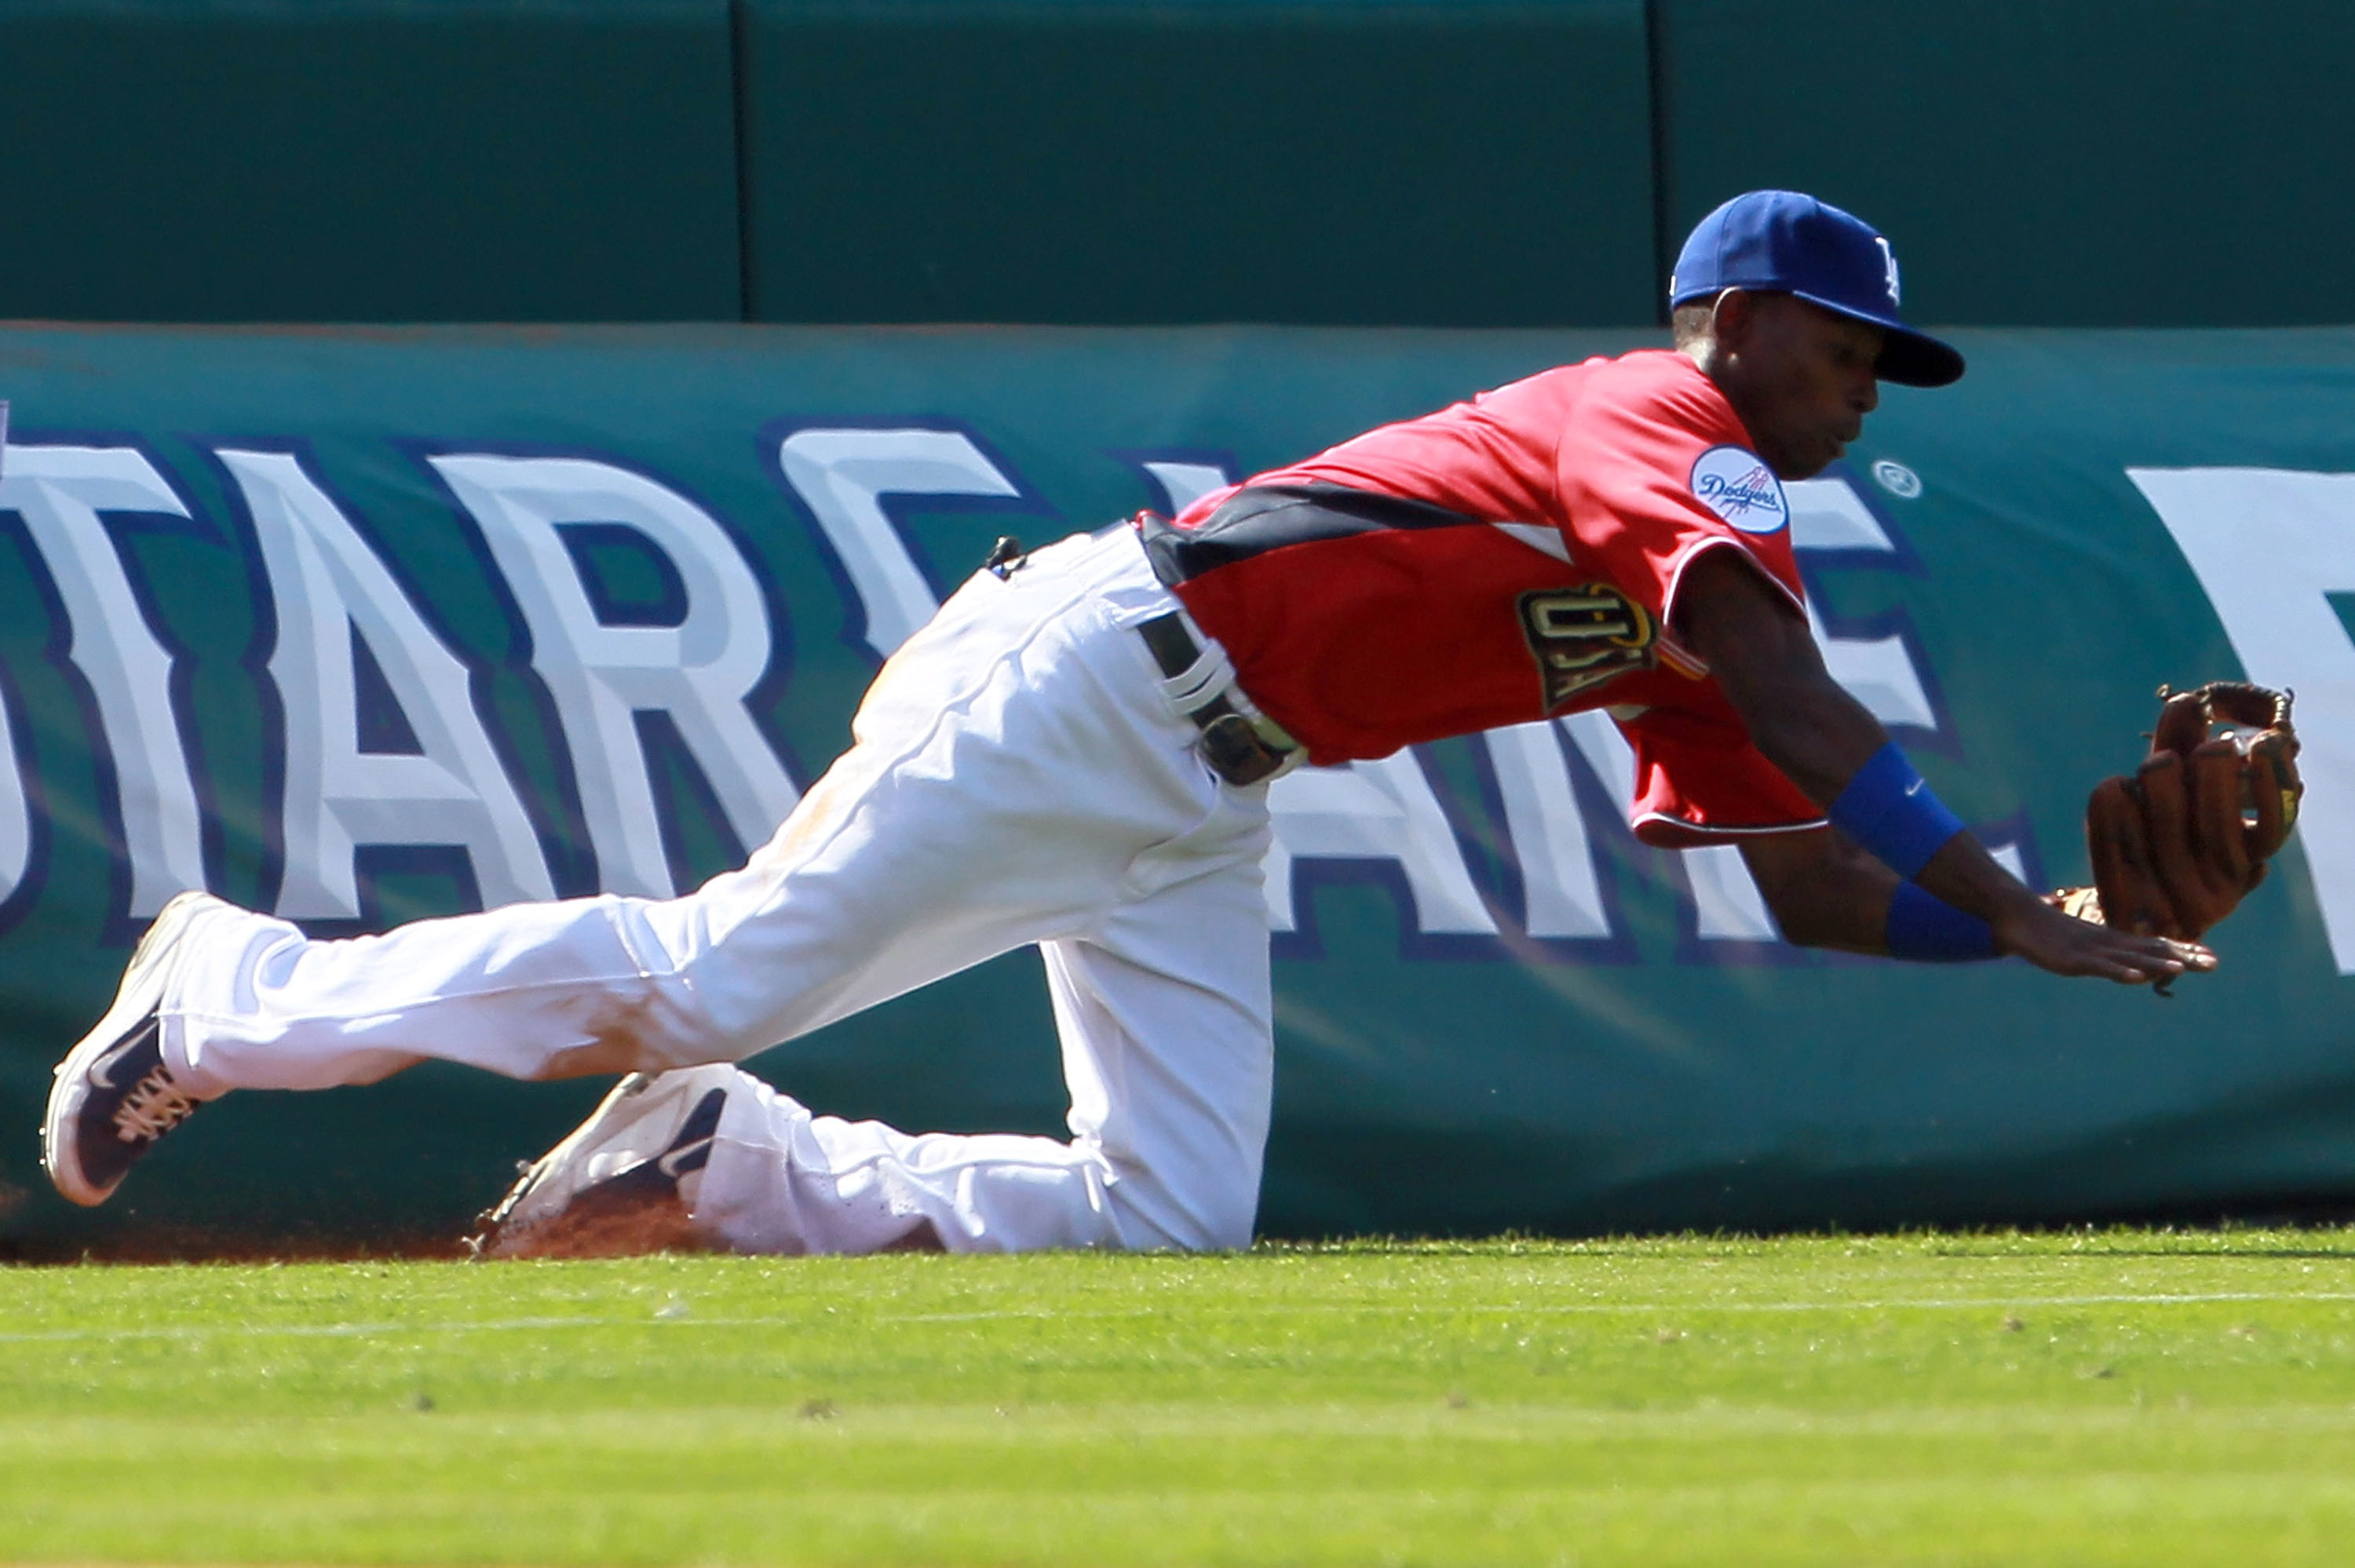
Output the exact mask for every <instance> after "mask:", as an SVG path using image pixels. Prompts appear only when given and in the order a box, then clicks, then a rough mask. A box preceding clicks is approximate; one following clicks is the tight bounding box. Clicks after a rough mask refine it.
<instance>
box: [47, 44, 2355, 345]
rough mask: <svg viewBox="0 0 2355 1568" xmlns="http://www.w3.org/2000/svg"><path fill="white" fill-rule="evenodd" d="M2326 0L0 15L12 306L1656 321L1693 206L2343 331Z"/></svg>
mask: <svg viewBox="0 0 2355 1568" xmlns="http://www.w3.org/2000/svg"><path fill="white" fill-rule="evenodd" d="M2350 74H2355V11H2350V9H2349V8H2348V7H2347V6H2346V5H2343V4H2340V3H2339V0H2244V3H2240V4H2231V5H2228V4H2226V3H2225V0H2177V3H2174V4H2170V5H2147V4H2137V3H2134V0H2071V3H2069V4H2065V5H2053V4H2050V3H2046V0H1975V3H1973V4H1969V5H1954V4H1949V3H1944V0H0V148H5V149H6V153H7V162H6V165H5V167H6V170H7V174H6V179H5V200H6V202H7V210H8V213H9V225H8V228H7V233H6V238H5V243H0V319H20V318H36V317H39V318H61V319H72V320H134V321H161V322H170V321H219V322H252V321H305V322H420V321H535V322H566V321H623V320H637V321H732V320H759V321H771V322H803V323H819V322H965V321H997V322H1027V323H1081V324H1087V323H1093V324H1170V323H1216V322H1276V323H1318V324H1335V325H1429V326H1522V327H1537V326H1587V327H1614V326H1643V325H1649V324H1656V323H1657V321H1658V320H1659V317H1660V299H1659V293H1660V282H1661V281H1662V280H1663V279H1664V278H1665V277H1666V275H1667V272H1668V262H1669V260H1671V258H1672V255H1673V249H1674V247H1675V245H1676V243H1677V241H1678V238H1680V237H1681V235H1682V234H1683V233H1684V232H1685V231H1686V230H1687V229H1688V228H1689V226H1690V225H1691V223H1692V222H1693V221H1694V220H1695V219H1696V218H1697V217H1700V215H1701V214H1702V213H1703V212H1705V211H1707V210H1708V209H1709V208H1710V207H1712V206H1714V205H1716V203H1718V202H1719V201H1721V200H1722V199H1724V198H1725V197H1726V196H1731V195H1733V194H1735V193H1736V192H1738V191H1741V190H1743V189H1746V188H1750V187H1753V186H1758V185H1795V186H1798V187H1801V188H1805V189H1809V190H1814V191H1816V192H1818V193H1819V194H1821V195H1823V196H1826V197H1827V198H1828V199H1831V200H1834V201H1837V202H1840V203H1843V204H1845V205H1848V206H1849V207H1853V208H1855V209H1856V210H1858V211H1859V212H1861V213H1863V214H1865V215H1866V216H1867V217H1870V219H1871V220H1872V221H1874V222H1875V223H1877V224H1879V225H1881V226H1882V227H1883V228H1885V229H1886V230H1887V231H1888V232H1889V233H1890V234H1891V236H1892V237H1893V238H1895V240H1896V242H1897V246H1898V249H1899V251H1900V253H1901V254H1902V256H1903V258H1904V260H1905V264H1906V282H1907V285H1908V289H1907V301H1906V302H1907V305H1908V308H1909V309H1910V310H1912V312H1913V313H1914V315H1915V316H1916V317H1917V318H1919V319H1923V320H1929V321H1938V322H1945V323H1974V324H1983V325H2022V324H2045V325H2074V326H2097V325H2138V326H2171V325H2183V326H2202V325H2204V326H2249V325H2272V324H2290V323H2328V322H2333V321H2341V320H2345V319H2347V317H2348V315H2349V312H2348V309H2347V307H2346V306H2345V305H2344V304H2343V303H2342V302H2341V301H2342V298H2343V296H2344V292H2345V283H2346V266H2345V262H2344V258H2346V257H2347V256H2349V255H2350V254H2355V216H2350V215H2355V207H2350V204H2348V203H2346V202H2344V201H2340V200H2338V199H2336V193H2337V192H2338V190H2339V187H2340V186H2341V185H2343V184H2344V183H2345V182H2344V177H2343V176H2344V175H2345V172H2346V170H2347V168H2348V167H2349V165H2350V161H2355V106H2350V101H2349V99H2348V97H2347V95H2346V94H2344V93H2342V92H2340V91H2339V90H2337V84H2338V83H2339V81H2341V80H2343V79H2346V78H2348V77H2349V76H2350Z"/></svg>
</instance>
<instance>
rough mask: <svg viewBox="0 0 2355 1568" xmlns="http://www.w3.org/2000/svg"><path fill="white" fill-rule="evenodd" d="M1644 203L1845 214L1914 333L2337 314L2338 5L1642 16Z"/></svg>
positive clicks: (1726, 8) (1695, 8) (1873, 4)
mask: <svg viewBox="0 0 2355 1568" xmlns="http://www.w3.org/2000/svg"><path fill="white" fill-rule="evenodd" d="M1652 41H1653V48H1654V50H1655V57H1656V59H1657V80H1658V82H1659V84H1660V111H1661V122H1662V127H1663V134H1662V138H1661V150H1662V164H1663V167H1662V169H1661V184H1660V192H1661V205H1662V209H1663V215H1664V218H1665V226H1666V231H1667V233H1668V234H1670V235H1680V234H1682V233H1684V232H1685V230H1686V229H1687V228H1689V226H1690V225H1691V224H1692V223H1694V222H1695V221H1697V220H1698V219H1699V218H1700V217H1701V215H1702V214H1704V213H1706V212H1707V211H1708V210H1709V209H1710V207H1714V206H1715V205H1716V204H1717V203H1719V202H1720V201H1722V200H1723V199H1725V197H1727V196H1731V195H1732V194H1733V193H1734V192H1736V191H1741V190H1745V189H1748V188H1751V187H1753V186H1755V185H1782V186H1793V187H1796V188H1798V189H1801V190H1807V191H1813V192H1815V193H1816V194H1817V195H1819V196H1823V197H1824V198H1825V199H1827V200H1829V201H1833V202H1836V203H1838V204H1840V205H1842V206H1844V207H1849V208H1851V209H1853V210H1854V211H1857V212H1859V213H1863V214H1865V215H1866V216H1867V217H1870V219H1871V221H1872V222H1873V223H1875V224H1878V225H1879V226H1881V228H1882V229H1883V230H1884V231H1885V232H1886V233H1888V234H1889V235H1890V236H1891V238H1893V239H1894V240H1895V241H1896V243H1897V248H1898V252H1899V254H1900V255H1902V257H1903V258H1904V259H1905V263H1906V270H1907V272H1906V275H1907V281H1908V282H1909V283H1911V284H1912V285H1913V287H1912V288H1911V289H1909V291H1908V293H1907V298H1906V303H1907V305H1908V306H1909V307H1911V308H1912V309H1913V311H1914V312H1915V313H1917V317H1918V318H1924V319H1930V320H1936V321H1944V322H1973V323H1987V324H1990V325H2007V326H2036V325H2042V326H2083V327H2093V326H2137V327H2167V326H2273V325H2285V324H2296V323H2330V322H2344V321H2346V320H2347V319H2348V318H2349V315H2350V312H2349V308H2348V304H2347V299H2346V276H2347V266H2346V258H2347V256H2348V255H2349V253H2350V250H2355V212H2350V208H2349V206H2348V204H2347V203H2346V202H2344V201H2342V200H2339V199H2338V198H2337V196H2336V193H2337V192H2338V191H2339V189H2340V188H2341V187H2342V186H2343V185H2344V184H2345V181H2346V174H2347V169H2348V164H2349V158H2350V153H2355V102H2350V101H2349V98H2348V95H2347V94H2346V93H2344V92H2342V91H2340V90H2338V87H2337V85H2336V84H2337V83H2338V82H2339V81H2341V80H2343V79H2345V78H2346V76H2347V74H2348V71H2349V69H2350V66H2355V10H2350V8H2349V7H2347V6H2346V5H2339V4H2337V3H2336V0H2257V3H2255V4H2250V3H2246V0H2170V3H2169V4H2167V5H2147V4H2141V3H2138V0H2068V3H2067V4H2065V5H2051V4H2047V3H2044V0H1973V3H1972V4H1969V5H1954V4H1951V3H1948V0H1658V4H1657V6H1656V7H1655V27H1654V33H1653V40H1652Z"/></svg>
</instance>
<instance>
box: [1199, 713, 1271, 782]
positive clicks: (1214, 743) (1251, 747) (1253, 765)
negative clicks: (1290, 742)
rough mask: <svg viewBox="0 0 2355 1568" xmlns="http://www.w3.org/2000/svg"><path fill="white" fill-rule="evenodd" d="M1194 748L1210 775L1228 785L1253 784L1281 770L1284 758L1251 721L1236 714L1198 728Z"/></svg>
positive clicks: (1219, 718) (1224, 715)
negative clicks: (1207, 765)
mask: <svg viewBox="0 0 2355 1568" xmlns="http://www.w3.org/2000/svg"><path fill="white" fill-rule="evenodd" d="M1195 744H1196V746H1197V747H1199V749H1200V751H1201V753H1202V760H1203V761H1205V762H1207V763H1209V765H1210V771H1211V772H1213V773H1215V774H1217V775H1218V776H1219V777H1220V778H1221V779H1225V780H1226V781H1227V782H1228V783H1230V784H1235V785H1244V784H1256V783H1258V782H1260V781H1261V780H1262V779H1267V778H1270V777H1272V776H1273V775H1274V774H1275V773H1276V772H1278V771H1279V770H1281V769H1282V768H1283V767H1284V755H1285V754H1284V753H1283V752H1280V751H1278V750H1276V749H1275V747H1272V746H1270V745H1269V744H1268V742H1267V737H1266V736H1263V735H1261V734H1260V732H1259V731H1258V730H1257V729H1255V728H1253V727H1252V722H1251V720H1249V719H1247V718H1245V717H1243V715H1241V714H1238V713H1225V714H1220V715H1219V716H1218V717H1217V718H1214V719H1212V720H1211V721H1210V722H1209V723H1208V724H1206V725H1204V726H1202V735H1201V738H1200V739H1199V740H1198V741H1197V742H1196V743H1195Z"/></svg>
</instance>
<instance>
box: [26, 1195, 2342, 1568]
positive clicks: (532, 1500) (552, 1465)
mask: <svg viewBox="0 0 2355 1568" xmlns="http://www.w3.org/2000/svg"><path fill="white" fill-rule="evenodd" d="M2350 1559H2355V1232H2349V1231H2261V1230H2235V1231H2227V1232H2222V1233H2190V1234H2185V1233H2165V1232H2128V1231H2117V1232H2102V1233H2098V1234H2061V1235H2044V1236H2025V1237H2024V1236H2017V1235H1989V1236H1906V1237H1874V1238H1845V1237H1835V1238H1820V1237H1818V1238H1796V1239H1784V1240H1774V1241H1747V1240H1709V1239H1698V1240H1695V1239H1687V1240H1671V1241H1641V1242H1612V1243H1588V1244H1552V1243H1545V1244H1539V1243H1530V1244H1514V1243H1505V1242H1499V1243H1488V1244H1481V1245H1462V1246H1456V1245H1430V1246H1360V1247H1348V1248H1331V1249H1322V1248H1320V1249H1298V1250H1295V1249H1284V1248H1268V1249H1262V1250H1260V1251H1258V1252H1254V1253H1252V1254H1250V1255H1242V1256H1233V1257H1212V1258H1173V1257H1122V1256H1093V1255H1060V1256H1041V1257H1027V1258H947V1257H939V1256H919V1255H900V1256H891V1257H881V1258H865V1259H817V1260H785V1259H763V1260H743V1259H720V1258H704V1257H695V1258H652V1259H644V1260H639V1261H634V1262H629V1263H615V1264H581V1263H573V1264H517V1265H495V1264H494V1265H464V1264H414V1263H412V1264H349V1265H287V1266H261V1267H254V1266H174V1267H108V1266H77V1267H62V1268H14V1269H0V1560H5V1561H9V1562H15V1563H164V1562H184V1563H247V1562H252V1563H261V1562H274V1563H313V1564H339V1563H437V1564H457V1563H540V1564H556V1563H592V1564H602V1563H909V1564H926V1565H932V1568H964V1565H981V1564H1007V1563H1087V1564H1102V1563H1434V1564H1436V1563H1481V1564H1493V1563H1579V1564H1604V1563H1630V1564H1634V1563H1642V1564H1661V1563H1712V1564H1716V1563H1742V1564H1753V1563H1874V1564H1882V1563H2138V1564H2139V1563H2170V1564H2184V1563H2233V1564H2247V1563H2346V1562H2348V1561H2350Z"/></svg>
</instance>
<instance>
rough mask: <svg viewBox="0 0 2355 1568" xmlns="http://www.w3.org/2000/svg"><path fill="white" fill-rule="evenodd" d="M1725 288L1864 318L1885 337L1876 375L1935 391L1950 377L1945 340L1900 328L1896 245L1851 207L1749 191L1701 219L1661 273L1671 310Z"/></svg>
mask: <svg viewBox="0 0 2355 1568" xmlns="http://www.w3.org/2000/svg"><path fill="white" fill-rule="evenodd" d="M1724 289H1749V290H1753V291H1758V292H1760V293H1778V294H1796V295H1798V296H1799V298H1801V299H1803V300H1807V301H1810V302H1814V303H1816V304H1818V305H1821V306H1823V307H1824V309H1826V310H1828V311H1837V312H1838V313H1840V314H1841V315H1844V316H1853V317H1855V318H1856V319H1857V320H1858V321H1866V322H1870V323H1873V324H1874V325H1875V326H1878V327H1880V328H1881V330H1882V331H1883V332H1884V333H1885V334H1888V335H1887V336H1886V338H1885V339H1884V340H1883V342H1882V344H1881V363H1880V364H1879V365H1877V366H1874V368H1875V369H1876V370H1877V371H1878V372H1879V373H1880V376H1881V379H1882V380H1883V381H1894V382H1897V383H1898V384H1900V385H1901V386H1906V387H1944V386H1946V385H1948V384H1949V383H1951V382H1955V381H1959V380H1961V379H1962V375H1963V356H1962V355H1960V354H1959V353H1957V352H1956V351H1955V348H1954V346H1953V345H1952V344H1945V343H1942V342H1940V341H1939V340H1938V339H1936V338H1934V337H1932V336H1931V335H1930V334H1927V333H1924V332H1916V331H1915V330H1914V329H1913V328H1912V327H1910V326H1907V325H1906V324H1905V322H1904V320H1903V318H1902V317H1901V316H1899V314H1898V313H1897V307H1898V305H1899V303H1900V301H1901V297H1902V285H1901V283H1900V281H1899V277H1898V270H1897V251H1896V249H1894V248H1893V247H1891V245H1890V243H1889V241H1888V239H1887V238H1884V237H1883V236H1882V235H1881V233H1880V232H1879V231H1878V230H1877V229H1875V228H1873V227H1872V226H1871V225H1870V224H1869V223H1867V222H1865V221H1864V220H1863V219H1862V218H1860V217H1856V216H1855V215H1854V214H1853V213H1846V212H1842V211H1841V210H1840V209H1839V208H1838V207H1834V206H1832V205H1831V204H1830V203H1828V202H1821V201H1817V199H1816V198H1815V197H1813V196H1806V195H1804V194H1802V193H1800V192H1798V191H1751V192H1749V193H1748V194H1746V195H1743V196H1735V197H1734V198H1733V199H1732V201H1730V202H1727V203H1726V204H1725V205H1724V206H1723V207H1719V208H1718V209H1717V210H1716V211H1715V212H1712V213H1710V215H1709V216H1708V217H1704V218H1702V219H1701V220H1700V225H1699V226H1698V227H1696V228H1694V229H1693V231H1692V235H1691V237H1690V238H1688V239H1687V240H1686V241H1685V248H1684V249H1683V250H1681V251H1680V252H1678V256H1677V266H1676V270H1675V271H1674V272H1672V273H1670V274H1669V275H1668V304H1669V306H1670V308H1672V309H1673V308H1674V307H1676V306H1678V305H1681V304H1686V303H1688V302H1691V301H1693V300H1700V299H1707V298H1708V297H1709V296H1710V295H1711V294H1714V293H1717V292H1718V291H1721V290H1724Z"/></svg>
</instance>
